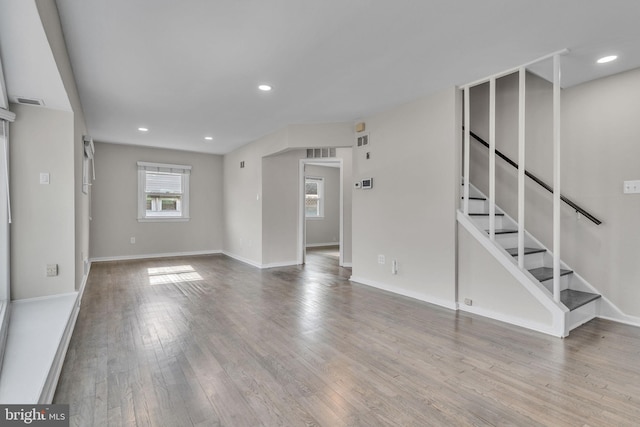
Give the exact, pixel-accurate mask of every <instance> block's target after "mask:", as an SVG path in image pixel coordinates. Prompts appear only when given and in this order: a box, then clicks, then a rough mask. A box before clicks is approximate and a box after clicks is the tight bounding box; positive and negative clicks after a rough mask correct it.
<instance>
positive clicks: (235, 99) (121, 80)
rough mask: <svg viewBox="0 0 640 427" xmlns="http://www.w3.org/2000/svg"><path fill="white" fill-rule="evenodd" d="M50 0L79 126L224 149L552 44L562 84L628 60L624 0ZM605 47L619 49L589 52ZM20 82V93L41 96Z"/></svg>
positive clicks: (631, 14) (383, 105)
mask: <svg viewBox="0 0 640 427" xmlns="http://www.w3.org/2000/svg"><path fill="white" fill-rule="evenodd" d="M2 1H3V2H5V1H9V0H2ZM11 1H14V2H15V1H24V0H11ZM57 5H58V8H59V11H60V16H61V21H62V25H63V30H64V33H65V38H66V42H67V47H68V50H69V54H70V56H71V63H72V66H73V69H74V73H75V77H76V81H77V84H78V88H79V92H80V97H81V100H82V104H83V109H84V112H85V116H86V120H87V125H88V127H89V131H90V133H91V135H92V136H93V137H94V139H95V140H98V141H104V142H113V143H125V144H138V145H150V146H158V147H168V148H178V149H185V150H191V151H201V152H209V153H226V152H229V151H231V150H233V149H235V148H237V147H239V146H240V145H242V144H245V143H247V142H250V141H252V140H255V139H257V138H259V137H260V136H263V135H265V134H268V133H270V132H272V131H275V130H277V129H279V128H282V127H284V126H286V125H289V124H297V123H317V122H344V121H347V122H352V121H356V120H358V119H360V118H363V117H366V116H368V115H371V114H373V113H376V112H379V111H383V110H386V109H389V108H391V107H393V106H395V105H398V104H401V103H404V102H407V101H410V100H413V99H416V98H419V97H422V96H425V95H428V94H430V93H433V92H436V91H439V90H441V89H443V88H446V87H450V86H452V85H457V84H464V83H467V82H470V81H473V80H476V79H478V78H482V77H484V76H487V75H489V74H492V73H495V72H499V71H501V70H504V69H507V68H510V67H514V66H517V65H519V64H521V63H525V62H528V61H530V60H532V59H535V58H537V57H539V56H542V55H545V54H548V53H550V52H553V51H557V50H560V49H564V48H568V49H570V54H569V55H568V56H567V57H565V58H564V59H563V82H564V85H565V86H571V85H574V84H578V83H581V82H584V81H587V80H590V79H593V78H597V77H601V76H604V75H609V74H612V73H616V72H620V71H624V70H628V69H632V68H636V67H639V66H640V25H639V24H638V22H639V21H640V19H639V18H640V1H638V0H606V1H605V0H591V1H585V0H562V1H558V0H535V1H534V0H529V1H527V0H483V1H478V0H430V1H427V0H394V1H390V0H348V1H345V0H322V1H311V0H181V1H175V0H136V1H131V0H102V1H99V0H91V1H88V0H57ZM5 20H6V19H5ZM2 24H4V22H2ZM0 36H2V33H0ZM3 47H4V46H3ZM4 53H5V52H3V59H4ZM610 53H617V54H619V55H620V59H619V60H618V61H616V62H614V63H610V64H607V65H604V66H596V65H595V60H596V59H597V58H598V57H600V56H602V55H605V54H610ZM5 72H6V75H7V86H8V90H9V94H10V95H11V94H12V93H13V90H14V88H13V87H12V83H13V82H14V81H15V80H14V77H15V76H12V74H13V71H11V68H9V67H8V66H7V67H5ZM260 83H269V84H271V85H272V86H273V88H274V89H273V91H272V92H269V93H262V92H259V91H258V90H257V85H258V84H260ZM16 87H18V86H16ZM33 92H34V93H21V94H20V95H24V96H34V97H43V96H44V95H40V93H39V92H38V88H34V91H33ZM140 126H144V127H148V128H149V129H150V131H149V132H148V133H146V134H142V133H140V132H138V131H137V128H138V127H140ZM207 135H211V136H213V137H214V140H213V141H212V142H205V141H204V137H205V136H207Z"/></svg>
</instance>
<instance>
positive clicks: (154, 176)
mask: <svg viewBox="0 0 640 427" xmlns="http://www.w3.org/2000/svg"><path fill="white" fill-rule="evenodd" d="M146 178H147V179H146V182H145V189H144V191H145V193H160V194H166V193H182V175H181V174H177V173H162V172H146Z"/></svg>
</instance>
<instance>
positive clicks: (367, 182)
mask: <svg viewBox="0 0 640 427" xmlns="http://www.w3.org/2000/svg"><path fill="white" fill-rule="evenodd" d="M361 183H362V189H363V190H368V189H370V188H373V178H365V179H363V180H362V182H361Z"/></svg>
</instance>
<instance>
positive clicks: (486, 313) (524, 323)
mask: <svg viewBox="0 0 640 427" xmlns="http://www.w3.org/2000/svg"><path fill="white" fill-rule="evenodd" d="M458 309H459V310H460V311H464V312H467V313H472V314H476V315H478V316H482V317H488V318H489V319H493V320H498V321H500V322H504V323H508V324H510V325H515V326H519V327H522V328H526V329H531V330H533V331H536V332H542V333H543V334H547V335H552V336H554V337H560V338H562V336H563V334H558V331H557V330H556V329H555V328H554V327H553V326H552V325H546V324H544V323H539V322H531V321H529V320H527V319H523V318H521V317H515V316H510V315H507V314H504V313H498V312H496V311H493V310H487V309H485V308H481V307H474V306H469V305H464V304H460V303H459V304H458Z"/></svg>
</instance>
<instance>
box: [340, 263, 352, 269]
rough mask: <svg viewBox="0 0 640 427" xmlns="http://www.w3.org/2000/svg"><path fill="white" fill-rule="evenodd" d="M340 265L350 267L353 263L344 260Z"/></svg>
mask: <svg viewBox="0 0 640 427" xmlns="http://www.w3.org/2000/svg"><path fill="white" fill-rule="evenodd" d="M341 267H347V268H352V267H353V263H352V262H345V263H343V264H342V266H341Z"/></svg>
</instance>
